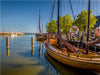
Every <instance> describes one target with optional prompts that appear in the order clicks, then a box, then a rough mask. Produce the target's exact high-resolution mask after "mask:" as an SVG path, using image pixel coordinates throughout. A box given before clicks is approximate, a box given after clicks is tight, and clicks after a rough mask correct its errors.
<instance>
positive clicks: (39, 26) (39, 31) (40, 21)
mask: <svg viewBox="0 0 100 75" xmlns="http://www.w3.org/2000/svg"><path fill="white" fill-rule="evenodd" d="M40 18H41V16H40V9H39V34H41V20H40Z"/></svg>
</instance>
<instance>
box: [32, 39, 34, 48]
mask: <svg viewBox="0 0 100 75" xmlns="http://www.w3.org/2000/svg"><path fill="white" fill-rule="evenodd" d="M32 46H33V47H34V37H32Z"/></svg>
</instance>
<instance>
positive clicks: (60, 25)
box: [56, 15, 63, 31]
mask: <svg viewBox="0 0 100 75" xmlns="http://www.w3.org/2000/svg"><path fill="white" fill-rule="evenodd" d="M56 24H57V26H58V21H56ZM59 30H60V31H62V30H63V17H62V16H61V15H59Z"/></svg>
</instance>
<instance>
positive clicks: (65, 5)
mask: <svg viewBox="0 0 100 75" xmlns="http://www.w3.org/2000/svg"><path fill="white" fill-rule="evenodd" d="M65 14H67V9H66V0H65Z"/></svg>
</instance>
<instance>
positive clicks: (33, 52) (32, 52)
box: [32, 45, 34, 55]
mask: <svg viewBox="0 0 100 75" xmlns="http://www.w3.org/2000/svg"><path fill="white" fill-rule="evenodd" d="M32 55H34V46H33V45H32Z"/></svg>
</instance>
